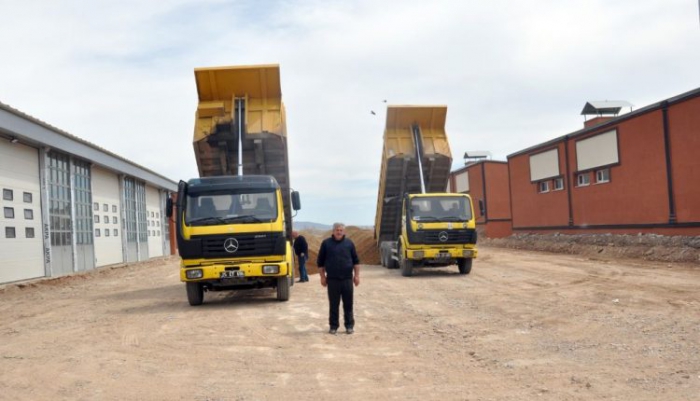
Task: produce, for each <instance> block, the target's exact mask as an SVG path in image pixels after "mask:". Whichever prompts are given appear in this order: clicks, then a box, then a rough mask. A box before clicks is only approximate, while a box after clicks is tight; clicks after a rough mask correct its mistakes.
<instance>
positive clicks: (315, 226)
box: [292, 221, 332, 231]
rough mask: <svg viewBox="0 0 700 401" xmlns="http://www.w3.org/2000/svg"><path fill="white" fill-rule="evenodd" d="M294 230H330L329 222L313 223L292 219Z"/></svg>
mask: <svg viewBox="0 0 700 401" xmlns="http://www.w3.org/2000/svg"><path fill="white" fill-rule="evenodd" d="M292 224H293V226H294V229H295V230H310V229H311V230H323V231H325V230H330V229H331V227H332V226H331V225H330V224H321V223H313V222H310V221H294V222H293V223H292Z"/></svg>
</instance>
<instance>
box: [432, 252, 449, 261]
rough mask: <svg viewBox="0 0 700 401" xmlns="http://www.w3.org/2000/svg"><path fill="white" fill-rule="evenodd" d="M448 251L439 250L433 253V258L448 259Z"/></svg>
mask: <svg viewBox="0 0 700 401" xmlns="http://www.w3.org/2000/svg"><path fill="white" fill-rule="evenodd" d="M450 258H451V256H450V253H449V252H440V253H438V254H437V255H435V259H440V260H445V259H450Z"/></svg>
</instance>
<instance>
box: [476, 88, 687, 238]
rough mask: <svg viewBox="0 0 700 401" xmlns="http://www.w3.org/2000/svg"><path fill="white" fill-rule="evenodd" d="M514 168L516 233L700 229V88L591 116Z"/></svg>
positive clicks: (518, 159)
mask: <svg viewBox="0 0 700 401" xmlns="http://www.w3.org/2000/svg"><path fill="white" fill-rule="evenodd" d="M587 106H588V105H587ZM508 170H509V174H508V175H509V181H510V193H511V214H512V228H513V232H514V233H524V232H538V233H548V232H562V233H570V234H575V233H616V234H625V233H627V234H635V233H652V232H653V233H658V234H665V235H700V88H698V89H695V90H692V91H690V92H687V93H684V94H681V95H679V96H676V97H673V98H670V99H667V100H664V101H661V102H658V103H655V104H652V105H649V106H647V107H644V108H641V109H639V110H635V111H633V112H630V113H627V114H624V115H621V116H619V117H614V118H597V119H594V120H590V121H588V122H587V123H586V126H585V127H584V128H583V129H581V130H579V131H576V132H573V133H570V134H568V135H564V136H562V137H559V138H556V139H553V140H551V141H549V142H545V143H542V144H540V145H536V146H533V147H531V148H528V149H525V150H522V151H520V152H517V153H514V154H511V155H509V156H508ZM470 178H471V177H470Z"/></svg>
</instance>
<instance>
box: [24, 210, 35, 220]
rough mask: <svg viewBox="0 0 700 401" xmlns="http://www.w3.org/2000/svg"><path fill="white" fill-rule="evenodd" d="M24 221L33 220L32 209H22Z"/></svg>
mask: <svg viewBox="0 0 700 401" xmlns="http://www.w3.org/2000/svg"><path fill="white" fill-rule="evenodd" d="M24 219H25V220H34V211H33V210H32V209H24Z"/></svg>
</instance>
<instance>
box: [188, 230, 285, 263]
mask: <svg viewBox="0 0 700 401" xmlns="http://www.w3.org/2000/svg"><path fill="white" fill-rule="evenodd" d="M229 238H233V239H235V241H229V243H227V242H226V240H227V239H229ZM192 239H199V240H201V241H202V255H201V257H203V258H227V257H228V258H230V257H234V258H237V257H241V256H265V255H284V254H285V252H286V247H285V241H284V237H283V236H282V235H281V233H246V234H227V235H198V236H193V237H192ZM230 242H233V244H234V245H235V247H236V249H235V251H234V252H228V251H227V250H226V247H225V245H228V249H229V250H233V247H232V246H231V244H230Z"/></svg>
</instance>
